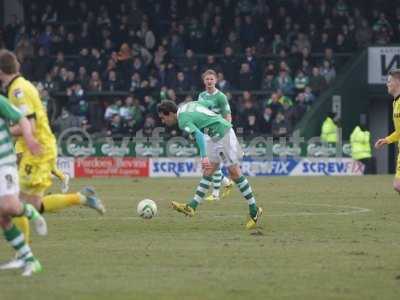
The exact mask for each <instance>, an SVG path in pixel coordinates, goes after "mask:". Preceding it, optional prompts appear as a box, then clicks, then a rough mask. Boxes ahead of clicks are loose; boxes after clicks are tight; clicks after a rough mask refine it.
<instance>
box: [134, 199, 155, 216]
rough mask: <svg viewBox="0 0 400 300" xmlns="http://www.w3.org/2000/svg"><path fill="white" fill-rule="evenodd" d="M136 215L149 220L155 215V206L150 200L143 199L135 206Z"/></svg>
mask: <svg viewBox="0 0 400 300" xmlns="http://www.w3.org/2000/svg"><path fill="white" fill-rule="evenodd" d="M137 213H138V215H139V216H140V217H142V218H143V219H151V218H153V217H155V216H156V215H157V204H156V203H155V202H154V201H153V200H151V199H143V200H142V201H140V202H139V204H138V206H137Z"/></svg>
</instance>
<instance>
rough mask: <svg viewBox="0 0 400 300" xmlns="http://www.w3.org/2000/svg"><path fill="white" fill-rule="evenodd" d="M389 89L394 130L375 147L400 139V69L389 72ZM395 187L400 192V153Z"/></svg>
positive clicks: (378, 147) (379, 140) (394, 181)
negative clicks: (391, 99)
mask: <svg viewBox="0 0 400 300" xmlns="http://www.w3.org/2000/svg"><path fill="white" fill-rule="evenodd" d="M386 87H387V91H388V93H389V94H390V95H392V96H393V98H394V99H393V123H394V132H392V134H391V135H389V136H387V137H385V138H383V139H378V140H377V141H376V143H375V148H377V149H380V148H381V147H382V146H384V145H388V144H391V143H395V142H399V141H400V69H395V70H392V71H390V72H389V76H388V79H387V83H386ZM393 188H394V189H395V191H397V192H398V193H400V154H399V155H398V156H397V166H396V175H395V177H394V180H393Z"/></svg>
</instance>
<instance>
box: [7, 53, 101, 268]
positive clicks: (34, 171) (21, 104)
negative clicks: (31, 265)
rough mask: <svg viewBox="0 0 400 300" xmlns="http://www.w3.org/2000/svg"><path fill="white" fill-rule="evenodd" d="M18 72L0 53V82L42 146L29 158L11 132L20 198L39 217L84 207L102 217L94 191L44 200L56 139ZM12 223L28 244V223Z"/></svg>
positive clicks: (16, 130)
mask: <svg viewBox="0 0 400 300" xmlns="http://www.w3.org/2000/svg"><path fill="white" fill-rule="evenodd" d="M19 68H20V65H19V62H18V60H17V58H16V56H15V55H14V54H13V53H12V52H10V51H7V50H0V81H1V82H2V84H3V87H4V88H5V89H6V91H7V94H8V98H9V99H10V101H11V102H12V104H14V106H16V107H18V108H19V110H20V111H21V113H22V114H23V116H25V117H26V118H28V119H29V120H30V123H31V125H32V128H33V132H34V136H35V137H36V139H37V140H38V141H39V143H40V144H41V146H42V153H41V154H40V155H39V156H33V155H31V154H30V152H29V151H28V149H27V146H26V144H25V141H24V140H23V139H22V138H21V137H20V136H21V128H20V127H19V126H17V125H16V126H13V127H12V128H11V132H12V134H13V135H14V136H17V142H16V148H17V150H19V151H20V152H21V153H20V160H19V165H18V173H19V176H20V190H21V191H20V198H21V199H22V200H23V201H25V202H29V203H31V204H33V205H34V206H35V208H36V209H37V210H38V211H39V212H41V213H44V212H54V211H58V210H61V209H64V208H67V207H70V206H76V205H84V206H88V207H90V208H93V209H95V210H97V211H98V212H99V213H101V214H103V213H104V212H105V208H104V206H103V204H102V202H101V201H100V199H98V198H97V197H96V195H95V192H94V190H93V189H91V188H88V187H86V188H84V189H83V190H82V191H81V192H79V193H71V194H53V195H48V196H44V193H45V191H46V190H47V189H48V188H49V187H50V186H51V184H52V180H51V179H52V178H51V176H52V175H51V174H52V170H53V169H54V165H55V162H56V159H57V145H56V139H55V137H54V135H53V133H52V132H51V129H50V126H49V121H48V118H47V114H46V111H45V109H44V107H43V104H42V102H41V100H40V96H39V92H38V90H37V89H36V88H35V87H34V86H33V84H32V83H30V82H29V81H28V80H26V79H25V78H23V77H22V76H21V75H20V74H19ZM14 222H15V223H16V225H17V226H18V227H19V228H21V230H22V231H23V233H24V235H25V237H26V239H27V240H29V223H28V221H27V219H26V218H17V219H15V220H14ZM17 261H18V260H17ZM14 262H15V260H14ZM11 266H13V264H11Z"/></svg>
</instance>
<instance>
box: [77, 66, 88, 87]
mask: <svg viewBox="0 0 400 300" xmlns="http://www.w3.org/2000/svg"><path fill="white" fill-rule="evenodd" d="M76 80H77V81H79V83H80V84H81V85H82V87H83V88H84V89H87V87H88V85H89V76H88V74H87V69H86V68H85V67H84V66H80V67H79V69H78V75H77V77H76Z"/></svg>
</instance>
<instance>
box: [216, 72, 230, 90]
mask: <svg viewBox="0 0 400 300" xmlns="http://www.w3.org/2000/svg"><path fill="white" fill-rule="evenodd" d="M216 87H217V89H219V90H220V91H221V92H226V91H229V90H231V89H232V86H231V84H230V83H229V82H228V81H227V80H226V79H225V77H224V73H222V72H218V73H217V84H216Z"/></svg>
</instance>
